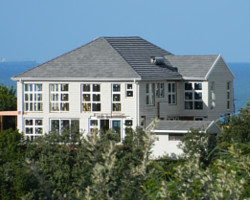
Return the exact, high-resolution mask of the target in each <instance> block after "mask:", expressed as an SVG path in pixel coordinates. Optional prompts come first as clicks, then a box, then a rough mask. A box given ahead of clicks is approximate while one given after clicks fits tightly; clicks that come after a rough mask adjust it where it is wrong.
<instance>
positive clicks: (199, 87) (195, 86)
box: [194, 83, 202, 90]
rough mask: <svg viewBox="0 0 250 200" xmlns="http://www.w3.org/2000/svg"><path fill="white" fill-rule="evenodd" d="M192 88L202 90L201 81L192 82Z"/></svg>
mask: <svg viewBox="0 0 250 200" xmlns="http://www.w3.org/2000/svg"><path fill="white" fill-rule="evenodd" d="M194 89H195V90H202V84H201V83H195V84H194Z"/></svg>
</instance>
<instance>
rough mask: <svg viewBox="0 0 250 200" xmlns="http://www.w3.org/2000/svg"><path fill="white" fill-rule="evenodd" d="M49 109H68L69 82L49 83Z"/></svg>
mask: <svg viewBox="0 0 250 200" xmlns="http://www.w3.org/2000/svg"><path fill="white" fill-rule="evenodd" d="M50 111H69V84H50Z"/></svg>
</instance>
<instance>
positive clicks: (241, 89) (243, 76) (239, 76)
mask: <svg viewBox="0 0 250 200" xmlns="http://www.w3.org/2000/svg"><path fill="white" fill-rule="evenodd" d="M38 64H39V63H37V62H35V61H20V62H0V84H2V83H3V84H4V85H8V86H10V87H11V86H14V87H16V83H15V81H12V80H11V79H10V78H11V77H12V76H15V75H17V74H20V73H22V72H24V71H26V70H28V69H30V68H32V67H35V66H37V65H38ZM228 66H229V68H230V69H231V71H232V72H233V74H234V75H235V80H234V98H235V100H234V102H235V111H236V112H237V111H238V110H239V109H240V108H242V107H245V106H246V102H247V100H248V98H250V80H249V79H250V63H228Z"/></svg>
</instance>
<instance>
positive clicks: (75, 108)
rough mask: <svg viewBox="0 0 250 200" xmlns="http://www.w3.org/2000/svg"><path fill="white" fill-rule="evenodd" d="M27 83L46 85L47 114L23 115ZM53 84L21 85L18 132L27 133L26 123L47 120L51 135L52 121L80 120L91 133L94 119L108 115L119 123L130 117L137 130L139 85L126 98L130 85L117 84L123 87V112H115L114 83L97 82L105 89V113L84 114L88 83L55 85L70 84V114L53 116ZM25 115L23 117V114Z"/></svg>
mask: <svg viewBox="0 0 250 200" xmlns="http://www.w3.org/2000/svg"><path fill="white" fill-rule="evenodd" d="M25 83H36V84H38V83H42V84H43V93H42V95H43V111H42V112H37V111H36V112H22V111H23V98H24V97H23V94H24V91H23V89H24V84H25ZM50 83H52V82H47V81H43V82H42V81H37V82H34V81H33V82H31V81H25V82H24V84H22V83H21V82H17V98H18V113H19V115H18V129H19V131H20V132H23V131H24V120H22V116H23V118H24V119H43V129H44V133H48V132H49V131H50V120H51V119H79V120H80V129H81V130H82V131H85V132H88V131H89V119H90V117H93V116H100V115H101V114H104V115H105V116H107V118H112V117H113V116H118V115H119V116H120V118H119V119H121V120H122V119H125V118H127V117H130V119H132V120H133V127H132V128H135V127H136V125H137V124H136V122H137V111H136V105H137V103H136V101H137V98H136V96H137V90H136V84H135V83H133V82H129V83H131V84H133V97H126V95H125V87H126V83H128V82H114V83H117V84H121V104H122V110H121V112H112V105H111V104H112V103H111V98H112V96H111V95H112V88H111V85H112V83H110V82H93V83H99V84H100V85H101V112H82V111H81V101H82V89H81V85H82V84H83V83H84V82H53V83H59V84H60V83H68V84H69V111H65V112H63V111H61V112H51V111H50V89H49V84H50ZM22 113H23V114H22Z"/></svg>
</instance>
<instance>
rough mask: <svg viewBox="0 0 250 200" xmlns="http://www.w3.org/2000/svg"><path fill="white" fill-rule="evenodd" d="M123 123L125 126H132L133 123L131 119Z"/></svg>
mask: <svg viewBox="0 0 250 200" xmlns="http://www.w3.org/2000/svg"><path fill="white" fill-rule="evenodd" d="M125 125H126V126H132V125H133V121H132V120H125Z"/></svg>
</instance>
